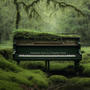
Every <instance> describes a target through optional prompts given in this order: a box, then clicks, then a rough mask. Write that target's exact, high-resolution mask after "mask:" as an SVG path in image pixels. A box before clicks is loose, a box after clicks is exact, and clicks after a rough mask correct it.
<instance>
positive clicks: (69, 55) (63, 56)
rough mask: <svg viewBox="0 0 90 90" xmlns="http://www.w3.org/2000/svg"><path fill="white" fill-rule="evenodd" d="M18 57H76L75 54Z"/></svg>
mask: <svg viewBox="0 0 90 90" xmlns="http://www.w3.org/2000/svg"><path fill="white" fill-rule="evenodd" d="M18 56H19V57H76V55H18Z"/></svg>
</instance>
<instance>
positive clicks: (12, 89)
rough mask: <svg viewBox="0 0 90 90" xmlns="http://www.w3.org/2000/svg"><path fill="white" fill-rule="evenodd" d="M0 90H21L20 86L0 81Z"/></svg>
mask: <svg viewBox="0 0 90 90" xmlns="http://www.w3.org/2000/svg"><path fill="white" fill-rule="evenodd" d="M0 90H23V89H22V88H20V85H19V84H17V83H14V82H10V81H6V80H0Z"/></svg>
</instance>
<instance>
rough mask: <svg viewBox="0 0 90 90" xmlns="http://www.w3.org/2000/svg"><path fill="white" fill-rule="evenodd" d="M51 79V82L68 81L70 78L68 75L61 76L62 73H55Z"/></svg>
mask: <svg viewBox="0 0 90 90" xmlns="http://www.w3.org/2000/svg"><path fill="white" fill-rule="evenodd" d="M49 79H50V83H51V84H60V83H66V82H67V80H68V79H67V78H66V77H64V76H61V75H53V76H51V77H50V78H49Z"/></svg>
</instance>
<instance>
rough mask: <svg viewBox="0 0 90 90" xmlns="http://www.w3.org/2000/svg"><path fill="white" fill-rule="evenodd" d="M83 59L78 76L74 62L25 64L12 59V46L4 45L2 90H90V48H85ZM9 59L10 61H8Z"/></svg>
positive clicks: (0, 49) (1, 51)
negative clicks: (47, 65)
mask: <svg viewBox="0 0 90 90" xmlns="http://www.w3.org/2000/svg"><path fill="white" fill-rule="evenodd" d="M82 51H83V52H84V53H83V59H82V61H81V62H80V68H79V73H78V74H76V73H75V70H74V66H73V62H68V61H66V62H63V61H61V62H51V63H50V72H49V73H47V72H45V63H44V62H43V61H42V62H39V61H36V62H34V61H27V62H25V61H24V62H21V63H20V65H17V64H16V62H15V61H14V60H13V59H12V54H11V53H12V43H7V44H4V43H3V44H1V45H0V90H76V89H77V90H90V47H82ZM7 55H8V57H6V56H7Z"/></svg>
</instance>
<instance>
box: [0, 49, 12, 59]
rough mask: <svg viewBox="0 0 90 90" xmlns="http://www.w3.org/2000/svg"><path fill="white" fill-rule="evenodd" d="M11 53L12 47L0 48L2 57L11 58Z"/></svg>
mask: <svg viewBox="0 0 90 90" xmlns="http://www.w3.org/2000/svg"><path fill="white" fill-rule="evenodd" d="M12 53H13V49H12V48H1V49H0V54H1V55H3V57H4V58H6V59H12V58H13V57H12Z"/></svg>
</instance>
